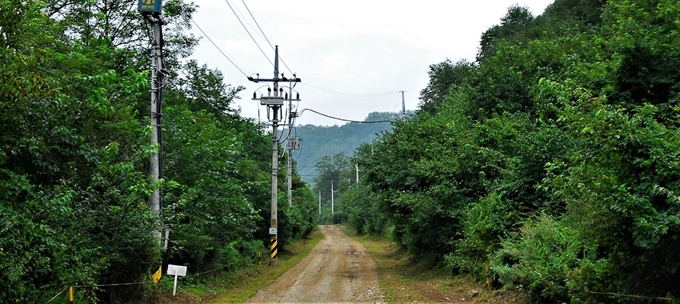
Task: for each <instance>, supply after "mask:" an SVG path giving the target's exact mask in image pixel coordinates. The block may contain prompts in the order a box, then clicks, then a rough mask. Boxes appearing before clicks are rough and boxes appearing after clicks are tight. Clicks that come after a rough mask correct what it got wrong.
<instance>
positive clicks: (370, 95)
mask: <svg viewBox="0 0 680 304" xmlns="http://www.w3.org/2000/svg"><path fill="white" fill-rule="evenodd" d="M300 84H302V85H306V86H309V87H312V88H315V89H317V90H322V91H326V92H331V93H335V94H339V95H345V96H351V97H374V96H383V95H389V94H394V93H399V91H392V92H385V93H378V94H365V95H362V94H348V93H342V92H338V91H333V90H329V89H325V88H321V87H317V86H313V85H311V84H309V83H306V82H301V83H300Z"/></svg>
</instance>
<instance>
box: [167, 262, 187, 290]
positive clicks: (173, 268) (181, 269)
mask: <svg viewBox="0 0 680 304" xmlns="http://www.w3.org/2000/svg"><path fill="white" fill-rule="evenodd" d="M168 275H174V276H175V284H174V285H173V286H172V296H173V297H174V296H175V293H176V292H177V277H178V276H179V277H185V276H186V275H187V267H186V266H179V265H172V264H168Z"/></svg>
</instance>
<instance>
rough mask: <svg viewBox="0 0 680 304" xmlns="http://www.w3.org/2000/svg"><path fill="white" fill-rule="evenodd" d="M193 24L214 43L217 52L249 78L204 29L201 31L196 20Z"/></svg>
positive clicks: (192, 20)
mask: <svg viewBox="0 0 680 304" xmlns="http://www.w3.org/2000/svg"><path fill="white" fill-rule="evenodd" d="M191 22H192V23H193V24H194V25H195V26H196V28H197V29H198V30H199V31H201V33H203V35H204V36H205V38H208V41H210V43H212V45H214V46H215V48H217V50H218V51H220V53H222V56H224V58H227V60H229V62H231V64H232V65H234V67H236V69H237V70H239V72H241V74H243V76H246V77H248V75H247V74H246V73H245V72H243V70H241V68H239V67H238V65H236V63H234V61H232V60H231V59H230V58H229V56H227V54H225V53H224V52H223V51H222V49H220V47H219V46H217V44H216V43H215V42H214V41H213V40H212V39H210V36H208V34H206V33H205V32H204V31H203V29H201V27H200V26H198V24H196V21H194V19H191Z"/></svg>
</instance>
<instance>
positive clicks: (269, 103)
mask: <svg viewBox="0 0 680 304" xmlns="http://www.w3.org/2000/svg"><path fill="white" fill-rule="evenodd" d="M293 76H294V77H293V78H291V79H289V78H286V77H283V74H281V77H279V46H278V45H277V46H276V48H275V49H274V77H273V78H260V77H259V74H258V77H257V78H253V77H248V80H250V81H252V82H255V83H259V82H272V83H273V87H274V88H273V91H274V94H273V95H274V96H271V93H272V89H268V90H267V91H268V93H267V96H260V97H259V98H258V97H257V93H256V92H255V93H253V100H259V101H260V104H261V105H264V106H266V107H267V117H271V118H270V119H269V120H270V121H271V126H272V187H271V225H270V227H269V239H270V258H271V260H270V265H272V266H274V265H275V264H276V258H277V253H278V223H277V220H278V173H279V141H278V138H277V136H278V132H277V127H278V126H279V122H285V120H284V118H283V117H280V116H281V115H282V114H281V113H282V112H283V111H282V109H281V107H282V106H283V105H284V100H287V101H289V102H290V101H291V100H292V96H290V97H291V98H288V97H289V96H287V94H286V96H285V98H284V93H283V89H279V82H280V81H286V82H301V81H302V80H300V78H297V77H296V76H295V75H293ZM291 94H292V93H291ZM297 99H298V100H299V96H298V98H297ZM270 112H271V114H272V116H270V115H269V114H270ZM290 124H291V123H290V121H289V123H288V125H290ZM288 170H289V172H290V151H289V165H288ZM291 181H292V180H291V178H290V173H288V184H289V188H290V185H291ZM288 197H289V200H290V197H291V194H290V191H289V192H288Z"/></svg>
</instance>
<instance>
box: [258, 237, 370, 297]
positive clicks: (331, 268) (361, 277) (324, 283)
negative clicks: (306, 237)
mask: <svg viewBox="0 0 680 304" xmlns="http://www.w3.org/2000/svg"><path fill="white" fill-rule="evenodd" d="M320 227H321V231H322V232H323V234H324V235H325V238H324V239H323V240H321V241H320V242H319V244H317V245H316V246H315V247H314V249H312V252H311V253H310V254H309V256H307V257H306V258H305V259H304V260H302V261H301V262H300V263H299V264H297V265H296V266H294V267H293V268H291V269H290V270H289V271H288V272H286V273H284V274H283V275H282V276H281V277H279V278H278V279H277V280H276V281H274V283H272V284H271V285H269V287H267V288H265V289H263V290H260V291H259V292H258V293H257V294H256V295H255V296H253V297H252V298H250V299H249V300H248V301H247V302H246V303H382V298H383V294H382V292H381V291H380V288H379V287H378V279H377V275H376V268H375V263H374V262H373V260H372V259H371V256H370V255H369V254H368V253H367V252H366V250H365V249H364V246H363V245H361V244H360V243H358V242H356V241H354V240H352V239H351V238H349V237H348V236H347V235H345V234H344V233H343V232H342V231H340V229H338V227H335V226H320Z"/></svg>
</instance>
